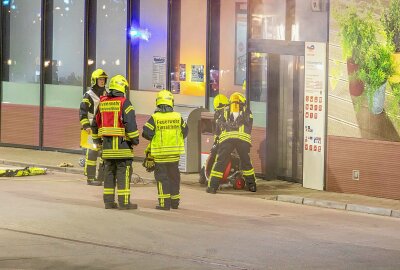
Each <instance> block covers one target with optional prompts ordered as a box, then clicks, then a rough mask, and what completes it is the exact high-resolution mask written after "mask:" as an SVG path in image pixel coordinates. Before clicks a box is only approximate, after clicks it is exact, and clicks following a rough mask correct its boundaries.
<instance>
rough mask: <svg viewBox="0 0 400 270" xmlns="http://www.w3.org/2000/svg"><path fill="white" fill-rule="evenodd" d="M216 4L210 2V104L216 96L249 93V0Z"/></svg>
mask: <svg viewBox="0 0 400 270" xmlns="http://www.w3.org/2000/svg"><path fill="white" fill-rule="evenodd" d="M216 3H217V4H215V3H214V4H213V2H211V5H212V6H211V10H212V14H211V15H212V16H213V17H212V18H211V27H212V31H211V36H210V50H211V57H210V58H211V59H210V86H209V91H210V93H209V96H210V104H213V98H214V96H216V95H217V94H224V95H226V96H227V97H228V98H229V96H230V95H231V94H232V93H233V92H240V93H243V94H244V95H245V94H246V93H245V87H243V86H244V82H245V80H246V59H247V57H246V40H247V1H246V0H237V1H231V0H221V1H220V2H219V3H218V2H216ZM216 29H219V30H216ZM218 31H219V32H218ZM210 109H211V110H212V109H213V108H212V106H210Z"/></svg>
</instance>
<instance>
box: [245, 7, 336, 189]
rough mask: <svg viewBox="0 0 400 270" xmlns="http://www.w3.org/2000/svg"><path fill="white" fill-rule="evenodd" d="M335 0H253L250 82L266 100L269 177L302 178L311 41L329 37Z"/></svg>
mask: <svg viewBox="0 0 400 270" xmlns="http://www.w3.org/2000/svg"><path fill="white" fill-rule="evenodd" d="M328 3H329V0H320V1H318V5H311V1H304V0H249V1H248V20H247V23H248V31H247V32H248V43H247V52H248V54H247V56H248V57H247V66H248V72H247V81H248V82H249V83H248V86H247V88H248V96H249V97H250V99H251V101H253V102H254V101H258V100H262V98H261V97H262V96H264V97H265V100H266V102H265V103H266V116H265V117H266V125H265V126H266V144H265V145H266V146H265V150H264V151H265V153H266V154H265V157H266V158H265V160H266V161H265V164H264V166H265V176H266V178H267V179H276V178H278V179H285V180H289V181H295V182H300V183H301V182H302V178H303V136H304V122H303V103H304V62H305V60H304V55H305V42H306V41H315V42H326V41H327V38H328V27H327V26H328V12H327V10H328V9H327V7H328Z"/></svg>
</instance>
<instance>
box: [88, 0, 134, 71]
mask: <svg viewBox="0 0 400 270" xmlns="http://www.w3.org/2000/svg"><path fill="white" fill-rule="evenodd" d="M126 13H127V0H97V18H96V19H97V21H96V22H97V26H96V29H97V31H96V59H89V61H88V64H89V65H95V66H96V68H102V69H104V70H105V71H106V73H107V74H109V75H110V76H113V75H116V74H121V75H124V76H125V75H126V74H125V73H126V35H127V34H126V32H127V31H126Z"/></svg>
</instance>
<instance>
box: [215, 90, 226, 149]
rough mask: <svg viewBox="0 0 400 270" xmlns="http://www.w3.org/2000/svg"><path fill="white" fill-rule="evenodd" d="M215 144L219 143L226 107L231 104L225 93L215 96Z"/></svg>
mask: <svg viewBox="0 0 400 270" xmlns="http://www.w3.org/2000/svg"><path fill="white" fill-rule="evenodd" d="M213 105H214V111H215V112H214V122H213V124H214V130H215V134H214V145H217V144H218V141H219V135H220V134H221V123H222V122H223V121H224V109H225V108H226V106H228V105H229V100H228V98H227V97H226V96H225V95H223V94H218V95H216V96H215V98H214V102H213Z"/></svg>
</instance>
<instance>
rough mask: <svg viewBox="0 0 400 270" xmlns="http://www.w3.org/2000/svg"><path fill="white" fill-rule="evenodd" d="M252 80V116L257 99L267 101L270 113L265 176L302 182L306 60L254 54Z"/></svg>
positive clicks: (267, 127) (251, 65)
mask: <svg viewBox="0 0 400 270" xmlns="http://www.w3.org/2000/svg"><path fill="white" fill-rule="evenodd" d="M249 77H250V80H249V91H250V99H251V100H252V104H251V107H252V110H253V113H254V109H255V108H254V105H253V104H255V103H256V102H255V101H256V100H258V101H261V100H263V101H264V103H263V104H264V107H265V111H266V112H267V113H266V116H265V118H264V119H266V133H267V134H266V145H265V147H264V149H263V150H262V151H265V153H266V154H265V155H264V156H265V157H266V160H265V161H264V162H265V163H266V169H265V174H266V176H267V178H269V179H275V178H278V179H284V180H289V181H296V182H301V179H302V174H303V171H302V165H303V159H302V154H303V152H302V149H303V145H302V143H303V129H302V126H303V95H304V84H303V80H304V57H303V56H293V55H279V54H268V53H264V52H254V53H251V54H250V76H249ZM257 103H259V102H257ZM260 150H261V149H260Z"/></svg>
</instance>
